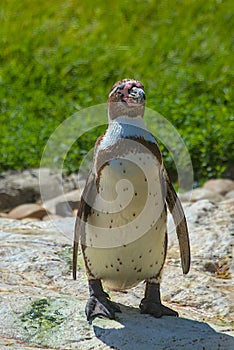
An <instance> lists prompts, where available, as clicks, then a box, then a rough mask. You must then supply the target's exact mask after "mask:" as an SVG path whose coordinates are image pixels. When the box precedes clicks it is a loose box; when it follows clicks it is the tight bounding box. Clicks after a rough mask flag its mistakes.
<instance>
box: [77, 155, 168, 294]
mask: <svg viewBox="0 0 234 350" xmlns="http://www.w3.org/2000/svg"><path fill="white" fill-rule="evenodd" d="M165 235H166V212H165V206H164V201H163V195H162V186H161V180H160V165H159V163H158V162H157V159H155V158H154V157H152V156H151V155H148V154H144V153H142V154H141V153H140V154H134V155H131V154H130V155H129V156H128V157H127V159H126V157H125V158H124V159H118V160H112V161H110V162H109V163H108V165H107V166H105V167H104V168H103V170H102V172H101V176H100V181H99V193H98V195H97V197H96V199H95V201H94V204H93V208H92V210H91V215H90V216H89V217H88V220H87V223H86V225H85V230H84V237H83V239H82V241H83V247H85V248H83V253H84V258H85V262H86V268H87V273H88V275H90V276H91V277H92V278H93V277H94V278H99V279H102V281H103V282H104V284H106V285H107V286H108V287H109V288H113V289H123V288H130V287H132V286H134V285H136V284H137V283H139V282H140V281H142V280H144V279H146V278H150V277H154V276H156V275H157V273H158V272H159V271H160V270H161V269H162V266H163V263H164V259H165V249H166V248H165Z"/></svg>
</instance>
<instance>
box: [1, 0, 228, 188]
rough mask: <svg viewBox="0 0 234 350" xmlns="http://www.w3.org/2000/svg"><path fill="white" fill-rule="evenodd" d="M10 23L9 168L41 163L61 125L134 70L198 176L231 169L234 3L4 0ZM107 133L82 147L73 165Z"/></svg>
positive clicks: (6, 77) (6, 44)
mask: <svg viewBox="0 0 234 350" xmlns="http://www.w3.org/2000/svg"><path fill="white" fill-rule="evenodd" d="M0 21H1V26H0V45H1V46H0V47H1V49H0V101H1V105H0V123H1V135H0V154H1V157H0V171H3V170H7V169H22V168H29V167H39V165H40V158H41V155H42V151H43V148H44V146H45V144H46V141H47V140H48V138H49V136H50V134H51V133H52V132H53V131H54V129H55V128H56V127H57V126H58V125H59V124H60V123H61V122H62V121H63V120H64V119H65V118H67V117H69V116H70V115H72V114H73V113H75V112H76V111H79V110H80V109H82V108H85V107H88V106H92V105H95V104H99V103H104V102H105V101H106V99H107V95H108V92H109V90H110V88H111V86H112V84H113V83H114V82H115V81H117V80H119V79H122V78H124V77H134V78H136V79H139V80H141V81H142V82H143V84H144V85H145V89H146V93H147V107H150V108H153V109H154V110H156V111H158V112H159V113H161V114H162V115H163V116H165V117H166V118H167V119H168V120H169V121H170V122H172V124H173V125H174V126H175V127H176V128H177V129H178V131H179V132H180V134H181V136H182V138H183V140H184V142H185V144H186V146H187V147H188V149H189V151H190V154H191V158H192V161H193V167H194V172H195V179H196V181H199V182H201V181H204V180H205V179H207V178H210V177H220V176H221V175H222V174H223V173H224V172H226V174H228V172H229V171H230V169H231V165H232V161H233V148H232V138H233V134H234V133H233V124H234V123H233V119H234V116H233V104H234V102H233V101H234V99H233V91H232V90H231V87H232V84H233V81H234V79H233V37H232V33H233V29H234V5H233V2H232V0H224V1H222V0H207V1H204V0H184V1H183V0H175V1H169V0H158V1H153V0H147V1H140V0H135V1H134V2H130V1H122V0H119V1H114V2H113V1H110V0H109V1H108V0H107V1H100V0H96V1H94V0H90V1H84V2H82V1H75V0H66V1H64V0H56V1H55V0H47V1H45V2H42V1H40V2H38V1H36V0H21V1H17V0H2V1H1V4H0ZM81 123H82V120H81ZM154 127H156V126H152V131H153V130H154ZM100 131H101V130H99V129H96V130H95V131H93V132H92V133H91V134H90V133H89V134H88V135H84V136H83V137H82V138H81V139H80V140H79V142H77V143H76V144H75V145H74V146H73V148H72V149H71V151H70V152H69V153H68V156H67V159H66V162H65V164H66V169H67V171H68V172H69V171H75V170H77V169H78V167H79V162H80V161H81V159H82V156H83V154H84V153H85V152H86V151H87V150H88V149H90V147H92V146H93V143H94V142H95V139H96V137H97V136H98V133H99V132H100ZM163 153H164V157H165V162H166V165H167V168H168V169H169V172H170V171H171V172H173V169H174V165H173V162H172V160H171V158H170V155H169V154H168V153H167V151H166V150H165V149H164V148H163ZM232 169H233V168H232Z"/></svg>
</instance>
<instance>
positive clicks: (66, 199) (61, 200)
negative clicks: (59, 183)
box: [43, 189, 83, 216]
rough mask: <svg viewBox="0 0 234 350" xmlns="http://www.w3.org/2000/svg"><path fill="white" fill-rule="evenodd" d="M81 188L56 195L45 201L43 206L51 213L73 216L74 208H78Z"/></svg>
mask: <svg viewBox="0 0 234 350" xmlns="http://www.w3.org/2000/svg"><path fill="white" fill-rule="evenodd" d="M82 192H83V189H80V190H73V191H71V192H68V193H64V194H63V195H60V196H58V197H55V198H53V199H50V200H48V201H45V202H44V203H43V206H44V208H46V210H48V211H49V212H50V213H52V214H56V215H60V216H73V215H74V214H73V211H74V209H78V207H79V204H80V198H81V194H82Z"/></svg>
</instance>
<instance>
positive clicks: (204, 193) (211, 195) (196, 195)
mask: <svg viewBox="0 0 234 350" xmlns="http://www.w3.org/2000/svg"><path fill="white" fill-rule="evenodd" d="M178 196H179V198H180V200H181V201H182V202H197V201H200V200H202V199H208V200H210V201H213V202H220V201H221V200H222V199H223V197H222V196H220V195H219V194H218V193H216V192H213V191H210V190H208V189H206V188H195V189H194V190H192V191H189V192H185V193H180V194H179V195H178Z"/></svg>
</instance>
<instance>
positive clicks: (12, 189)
mask: <svg viewBox="0 0 234 350" xmlns="http://www.w3.org/2000/svg"><path fill="white" fill-rule="evenodd" d="M39 174H40V179H39ZM39 181H40V184H41V186H42V187H43V188H44V191H45V192H46V193H47V198H52V197H54V196H56V193H58V190H59V189H60V188H62V180H61V179H60V177H59V175H57V174H55V173H53V172H52V171H50V170H49V169H32V170H24V171H7V172H3V173H1V176H0V210H4V211H9V210H11V209H13V208H14V207H16V206H17V205H20V204H24V203H35V202H36V201H37V200H38V199H39V198H40V195H41V194H40V185H39Z"/></svg>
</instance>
